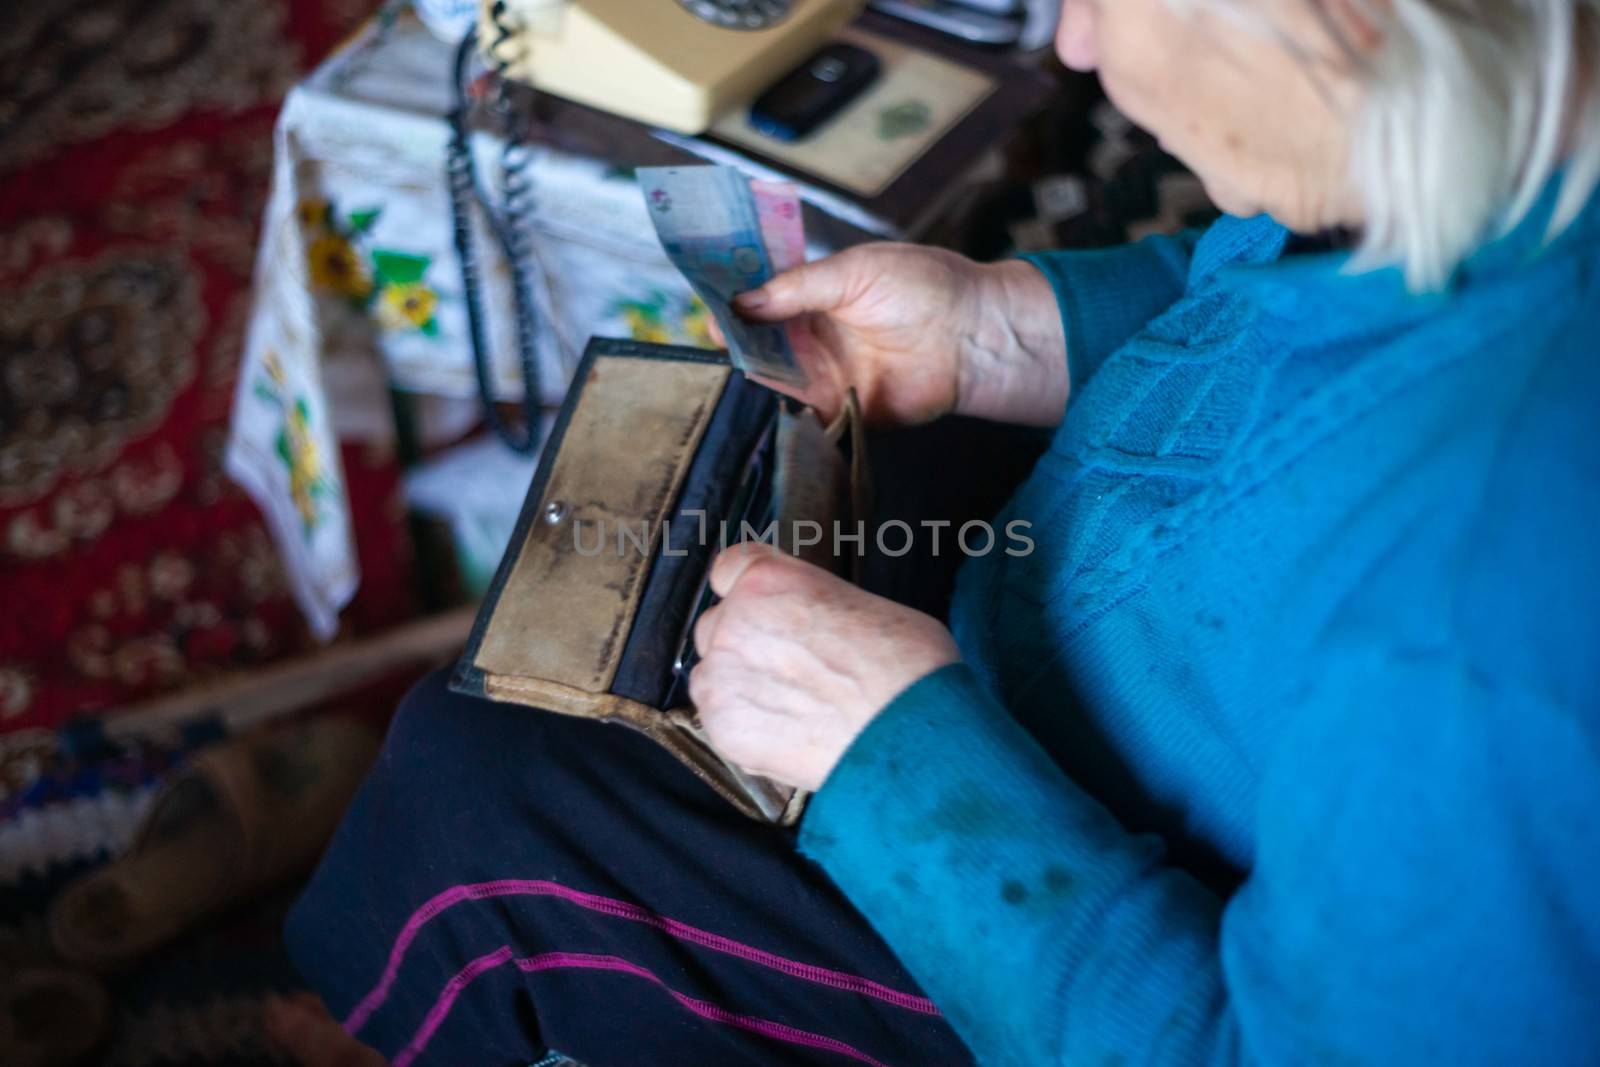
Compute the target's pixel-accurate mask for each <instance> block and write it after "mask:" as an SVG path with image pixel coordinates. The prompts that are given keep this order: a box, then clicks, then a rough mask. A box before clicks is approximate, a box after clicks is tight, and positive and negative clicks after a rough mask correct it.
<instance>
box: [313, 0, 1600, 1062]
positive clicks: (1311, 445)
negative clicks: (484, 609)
mask: <svg viewBox="0 0 1600 1067" xmlns="http://www.w3.org/2000/svg"><path fill="white" fill-rule="evenodd" d="M1058 45H1059V49H1060V53H1061V55H1062V57H1063V58H1064V59H1065V60H1066V61H1067V63H1069V64H1070V65H1071V66H1073V67H1076V68H1079V69H1082V70H1090V69H1097V70H1098V71H1099V72H1100V76H1101V78H1102V80H1103V82H1104V85H1105V88H1106V91H1107V92H1108V93H1109V94H1110V96H1111V98H1112V100H1113V101H1114V102H1115V103H1116V104H1117V105H1118V106H1120V107H1121V108H1122V109H1123V110H1124V111H1125V112H1126V113H1127V114H1128V115H1130V116H1131V117H1132V118H1133V119H1135V120H1136V121H1137V122H1139V123H1140V124H1142V125H1143V126H1145V127H1146V128H1148V129H1149V130H1151V131H1153V132H1154V133H1155V134H1156V135H1158V136H1159V137H1160V139H1161V141H1162V143H1163V144H1164V145H1165V146H1166V147H1167V148H1168V149H1169V150H1170V151H1172V152H1173V153H1175V154H1176V155H1178V156H1179V157H1181V158H1182V159H1183V160H1184V161H1185V162H1186V163H1187V164H1189V166H1191V167H1192V168H1193V169H1194V170H1195V171H1196V172H1197V173H1198V174H1199V175H1200V177H1201V178H1202V179H1203V180H1204V182H1205V184H1206V186H1207V188H1208V189H1209V190H1210V192H1211V194H1212V195H1213V196H1214V198H1215V199H1216V201H1217V202H1218V203H1219V204H1221V205H1222V206H1223V207H1224V208H1225V209H1226V210H1227V211H1228V212H1230V216H1231V217H1227V218H1224V219H1223V220H1222V221H1220V222H1218V223H1217V224H1216V225H1215V226H1213V227H1212V228H1211V229H1210V230H1209V231H1207V232H1205V233H1203V234H1199V235H1190V236H1183V237H1177V238H1170V239H1160V238H1158V239H1151V240H1147V241H1144V242H1141V243H1139V244H1136V245H1133V246H1130V247H1125V248H1120V249H1115V250H1111V251H1099V252H1087V253H1073V254H1047V255H1040V256H1033V257H1028V258H1027V259H1025V260H1021V261H1013V262H1008V263H1001V264H995V265H991V266H979V265H976V264H974V263H971V262H969V261H967V260H964V259H961V258H959V257H957V256H955V255H952V254H949V253H945V252H938V251H933V250H929V249H921V248H913V247H905V246H894V245H889V246H872V247H866V248H862V249H858V250H853V251H850V252H846V253H844V254H842V255H839V256H836V257H833V258H831V259H828V260H824V261H821V262H818V263H815V264H812V265H809V266H806V267H803V268H801V269H799V270H797V271H795V272H793V273H790V274H787V275H785V276H782V277H780V278H778V279H776V280H774V281H773V282H771V283H770V284H768V285H767V286H766V287H765V288H763V289H761V290H758V291H756V292H753V293H750V294H747V295H746V296H745V297H744V298H743V300H742V301H741V303H742V310H743V312H744V313H745V314H747V315H749V316H751V317H754V318H759V319H764V320H770V321H787V320H796V322H797V326H798V327H799V330H798V332H799V336H800V337H801V338H802V341H803V344H802V348H803V353H802V355H803V356H804V358H805V359H806V360H807V362H808V363H809V365H810V369H811V371H812V379H813V381H814V382H817V383H821V384H817V385H815V386H814V387H813V388H812V389H811V390H810V391H809V392H808V394H807V395H806V397H805V399H807V400H809V401H811V402H812V403H814V404H816V405H818V406H819V407H821V408H823V409H824V410H827V409H829V408H832V407H834V406H836V405H837V404H838V403H839V396H840V390H841V389H842V388H843V387H844V386H845V385H846V384H849V385H853V386H854V387H855V388H856V389H858V390H859V391H860V394H861V396H862V398H863V400H864V403H865V406H866V409H867V411H868V413H869V414H870V415H872V416H875V417H876V418H877V419H878V420H880V421H883V422H888V423H895V422H900V423H914V422H921V421H925V420H930V419H933V418H935V417H937V416H940V415H943V414H946V413H949V412H960V413H965V414H968V415H975V416H981V417H983V418H987V419H992V420H1000V421H1006V422H1012V423H1022V424H1030V425H1035V426H1047V427H1055V429H1054V434H1053V439H1052V443H1051V445H1050V448H1049V450H1048V452H1047V453H1046V454H1045V455H1044V456H1043V458H1041V459H1040V460H1039V461H1038V463H1037V465H1036V467H1035V468H1034V470H1033V472H1032V474H1031V477H1030V478H1029V479H1028V480H1027V482H1026V483H1025V484H1024V485H1023V487H1022V488H1021V490H1020V491H1019V492H1018V493H1017V495H1016V496H1015V498H1014V499H1013V500H1012V502H1011V503H1010V504H1009V506H1008V507H1007V509H1006V511H1005V512H1004V513H1003V515H1002V517H1001V519H1002V521H1009V520H1011V519H1025V520H1027V521H1029V522H1031V524H1032V526H1031V531H1030V536H1031V538H1032V540H1033V541H1034V543H1035V548H1034V551H1033V552H1032V553H1031V554H1028V555H1025V556H1016V555H1007V554H1005V553H1000V552H996V553H994V554H991V555H989V556H987V557H984V558H981V559H974V560H972V561H970V562H968V563H967V564H966V565H965V569H964V571H963V573H962V575H961V578H960V582H959V586H958V589H957V595H956V600H955V605H954V608H953V612H952V621H951V623H950V628H949V629H948V630H947V629H946V628H945V626H944V625H943V624H942V623H940V622H939V621H937V620H935V619H934V618H931V617H929V616H926V615H921V614H918V613H916V612H913V611H911V610H910V609H908V608H905V607H902V606H899V605H897V604H894V603H891V602H889V601H887V600H883V599H879V598H876V597H874V596H871V595H869V594H867V593H865V592H862V591H861V590H858V589H856V588H853V587H851V586H849V585H847V584H845V583H843V582H841V581H839V580H837V579H835V578H833V577H831V576H829V575H827V574H824V573H823V572H821V571H819V570H816V569H814V568H811V567H809V566H808V565H806V564H803V563H800V562H798V561H796V560H794V559H791V558H787V557H784V556H781V555H779V554H777V553H776V552H775V551H774V550H771V549H768V548H764V547H762V546H744V547H741V548H739V549H735V550H730V551H729V552H727V553H725V554H724V555H723V556H722V557H721V558H720V559H719V561H718V563H717V565H716V568H715V571H714V574H713V584H714V586H715V588H716V590H717V591H718V592H719V593H720V594H721V595H722V596H723V598H724V599H723V601H722V602H721V604H720V605H719V606H718V607H717V608H715V609H714V610H712V611H711V612H710V613H708V614H707V615H706V616H705V617H704V618H703V620H702V621H701V623H700V624H699V631H698V634H697V637H698V643H699V647H700V648H702V649H704V650H706V652H705V657H704V659H703V661H702V662H701V663H700V665H699V667H698V668H697V669H696V670H695V672H694V675H693V680H692V693H693V697H694V699H695V702H696V705H697V706H698V708H699V711H700V714H701V716H702V718H703V721H704V724H705V726H706V729H707V730H708V731H709V732H710V735H711V737H712V738H713V739H714V740H715V742H716V743H717V745H718V746H719V747H720V748H721V750H722V751H724V752H725V753H727V754H728V755H729V756H730V757H731V758H733V759H734V760H736V761H738V762H740V763H742V764H744V765H746V766H748V767H750V768H752V769H754V770H757V771H759V772H761V773H764V774H767V775H771V776H772V777H775V778H778V779H781V780H784V781H786V782H790V783H793V784H796V785H800V786H804V787H806V788H808V789H815V790H817V793H816V796H815V797H814V798H813V799H812V801H811V804H810V806H809V808H808V810H807V812H806V814H805V817H804V820H803V822H802V824H801V827H800V833H799V840H798V854H797V852H796V849H795V847H794V844H795V843H794V841H793V839H792V838H791V837H790V836H789V835H787V834H786V833H784V832H783V831H779V830H774V829H770V828H763V827H760V826H757V825H755V824H753V823H746V822H743V821H741V819H740V817H739V816H737V815H736V814H734V813H732V811H731V809H727V808H725V807H723V806H722V805H721V804H720V802H719V801H717V800H716V799H715V798H714V797H712V796H711V794H710V793H709V791H708V790H706V789H704V788H703V787H702V786H700V784H699V783H698V782H696V781H694V780H693V779H692V778H690V777H689V776H688V775H687V774H686V773H684V772H681V771H679V770H678V769H677V767H676V765H675V764H674V763H673V762H672V761H671V760H670V759H668V758H667V757H665V756H663V755H662V754H660V753H659V752H656V751H655V750H654V748H653V746H652V745H650V743H648V742H646V741H643V740H641V739H638V738H635V737H633V736H632V735H631V734H628V733H627V732H625V731H620V730H614V729H608V728H605V727H601V726H596V725H593V724H588V723H582V722H568V721H564V720H558V719H556V718H555V717H554V716H541V715H537V714H531V713H529V712H526V711H518V710H505V709H499V708H495V707H493V706H491V705H487V704H482V703H479V702H476V701H470V700H467V699H465V698H457V697H452V696H450V695H448V694H447V693H446V692H445V691H444V690H443V688H442V685H441V684H440V683H439V682H438V681H435V682H432V683H428V684H426V685H425V686H424V687H422V688H421V689H420V690H418V692H417V693H415V694H414V695H413V696H412V697H411V698H410V700H409V701H408V704H407V707H406V708H405V709H404V710H403V711H402V713H401V716H400V719H399V721H398V723H397V725H396V727H395V729H394V735H393V737H392V738H391V740H390V742H389V749H388V756H387V757H386V759H385V761H384V762H383V763H382V764H381V765H380V767H379V769H378V771H377V772H376V774H375V776H374V778H373V780H372V781H371V782H369V784H368V786H367V787H366V790H365V791H364V793H363V796H362V798H361V800H360V802H359V803H358V804H357V806H356V808H355V809H354V812H353V814H352V816H351V818H350V820H349V821H348V822H347V824H346V826H345V828H344V830H343V831H342V832H341V835H340V838H339V840H338V842H337V843H336V845H335V847H334V849H333V851H332V853H331V855H330V857H329V859H328V860H327V861H326V863H325V864H324V867H323V869H322V871H321V872H320V874H319V876H318V879H317V880H316V882H315V883H314V885H313V887H312V889H311V891H310V893H309V895H308V897H307V900H306V901H305V902H304V903H302V905H301V907H300V909H299V911H298V913H297V915H296V917H295V919H294V922H293V923H292V928H291V934H292V939H293V942H294V945H295V951H296V954H297V956H298V958H299V959H300V961H301V963H302V965H303V967H304V968H305V969H306V970H307V972H308V973H309V974H310V975H311V977H312V978H313V979H314V980H315V981H316V983H317V984H318V985H319V986H320V987H321V988H322V990H323V992H324V994H325V996H326V997H327V999H328V1001H329V1003H330V1005H331V1006H332V1007H333V1008H334V1010H335V1011H336V1012H337V1013H339V1014H340V1015H341V1016H343V1017H345V1018H346V1022H347V1026H348V1028H349V1029H351V1030H352V1031H353V1032H355V1033H356V1034H357V1035H358V1036H360V1037H362V1038H363V1039H364V1040H367V1041H369V1042H371V1043H372V1044H374V1045H375V1046H376V1047H378V1049H379V1050H380V1051H381V1052H383V1053H385V1054H386V1055H392V1056H394V1057H395V1061H396V1062H397V1063H404V1062H410V1061H412V1060H415V1059H418V1057H422V1058H423V1060H424V1061H425V1062H437V1063H468V1062H470V1063H480V1064H481V1063H508V1064H509V1063H525V1062H527V1061H528V1060H529V1059H531V1058H533V1057H536V1056H538V1055H541V1054H543V1053H544V1052H545V1051H546V1050H547V1049H549V1048H556V1049H560V1050H562V1051H563V1052H565V1053H567V1054H570V1055H573V1056H576V1057H578V1058H579V1059H581V1060H584V1061H586V1062H589V1063H592V1064H593V1065H594V1067H604V1065H606V1064H637V1063H650V1064H729V1063H745V1062H750V1063H777V1062H783V1063H789V1062H805V1063H819V1064H831V1063H844V1062H849V1061H851V1060H855V1061H858V1062H864V1063H888V1064H910V1065H925V1064H943V1063H963V1062H968V1059H969V1056H970V1057H972V1058H975V1059H976V1060H977V1061H979V1062H981V1063H985V1064H1019V1065H1027V1067H1037V1065H1041V1064H1051V1063H1070V1064H1121V1063H1133V1062H1139V1063H1161V1064H1197V1063H1231V1062H1267V1063H1288V1062H1305V1061H1312V1062H1319V1063H1357V1062H1361V1063H1365V1062H1382V1063H1401V1064H1417V1063H1562V1062H1579V1061H1583V1062H1593V1057H1594V1055H1595V1054H1596V1050H1597V1049H1600V1015H1597V1013H1596V1011H1595V997H1596V995H1597V991H1600V889H1597V886H1600V821H1597V819H1596V813H1600V697H1597V696H1596V694H1597V693H1600V654H1597V649H1600V552H1597V551H1596V549H1595V544H1596V540H1595V538H1596V533H1595V531H1596V530H1597V529H1600V342H1597V340H1596V339H1597V337H1600V327H1597V325H1596V322H1597V318H1600V197H1597V196H1596V195H1594V189H1595V185H1596V178H1597V173H1600V74H1597V69H1596V65H1595V64H1596V61H1597V59H1600V7H1597V6H1596V4H1595V3H1594V0H1498V2H1490V0H1457V2H1454V3H1443V2H1440V0H1371V2H1363V0H1293V2H1278V3H1273V2H1268V0H1191V2H1189V3H1184V4H1174V3H1171V2H1169V0H1105V2H1101V0H1068V2H1067V4H1066V10H1065V13H1064V17H1063V21H1062V26H1061V31H1060V37H1059V41H1058ZM824 872H825V875H826V877H823V873H824ZM830 882H831V884H830ZM840 891H842V896H841V895H840ZM902 967H903V969H902Z"/></svg>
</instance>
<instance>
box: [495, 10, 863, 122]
mask: <svg viewBox="0 0 1600 1067" xmlns="http://www.w3.org/2000/svg"><path fill="white" fill-rule="evenodd" d="M862 2H863V0H483V17H482V27H483V28H482V29H481V30H480V32H479V39H480V40H481V41H482V42H483V47H484V51H485V52H486V53H488V56H489V58H490V60H491V61H493V62H494V63H495V64H496V65H497V66H500V67H501V68H502V71H503V73H504V74H506V75H507V76H509V77H512V78H515V79H516V80H518V81H522V82H527V83H529V84H531V85H533V86H534V87H535V88H538V89H543V90H545V91H547V92H551V93H554V94H555V95H557V96H564V97H567V98H568V99H570V100H576V101H578V102H579V103H582V104H588V105H590V106H591V107H596V108H600V109H601V110H604V111H611V112H614V113H616V114H618V115H624V116H626V117H628V118H631V119H636V120H638V121H640V122H645V123H649V124H650V125H653V126H665V127H667V128H669V129H673V130H677V131H678V132H680V133H688V134H697V133H703V132H704V131H705V130H706V129H707V128H708V127H709V126H710V125H711V124H712V122H714V121H715V120H716V119H717V117H718V116H719V115H720V114H721V113H722V112H724V111H726V110H728V109H730V108H732V107H733V106H735V105H738V104H742V103H746V102H748V101H749V100H750V99H751V98H752V97H753V96H755V95H756V94H757V93H759V92H760V91H761V90H762V89H764V88H766V87H767V86H768V85H769V84H771V83H772V82H774V81H776V80H777V79H778V78H779V77H781V76H782V75H783V74H784V73H786V72H787V71H789V70H790V69H792V68H793V67H795V66H798V65H799V63H800V62H801V60H803V59H805V58H806V56H807V55H809V54H810V53H811V52H812V51H813V50H814V49H816V48H817V47H819V46H820V45H821V44H822V43H823V41H825V40H826V39H827V38H828V37H829V35H831V34H832V33H834V32H835V31H836V30H838V29H839V28H840V27H842V26H843V25H844V24H845V23H847V22H848V21H850V19H851V18H853V17H854V16H855V14H856V13H857V12H858V11H859V10H860V8H861V6H862ZM497 4H498V5H500V6H499V9H498V10H496V5H497Z"/></svg>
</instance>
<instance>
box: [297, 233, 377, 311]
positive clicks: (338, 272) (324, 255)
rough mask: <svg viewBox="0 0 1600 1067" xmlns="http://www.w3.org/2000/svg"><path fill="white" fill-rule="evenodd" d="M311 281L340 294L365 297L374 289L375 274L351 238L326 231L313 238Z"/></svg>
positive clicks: (356, 298)
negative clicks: (373, 277) (363, 261)
mask: <svg viewBox="0 0 1600 1067" xmlns="http://www.w3.org/2000/svg"><path fill="white" fill-rule="evenodd" d="M306 255H307V257H308V258H309V259H310V261H311V284H312V285H314V286H315V287H316V288H318V289H321V290H323V291H325V292H330V293H333V294H335V295H336V296H343V297H348V298H350V299H352V300H356V301H361V300H365V299H366V298H367V297H368V296H369V295H370V294H371V293H372V276H371V275H370V274H368V273H367V266H366V264H365V263H362V262H361V257H360V256H358V255H356V250H355V247H354V246H353V245H351V244H350V242H349V241H348V240H347V239H346V238H344V237H341V236H339V235H338V234H332V233H329V234H324V235H323V236H321V237H318V238H317V239H316V240H314V241H312V242H311V248H310V249H309V250H308V251H307V253H306Z"/></svg>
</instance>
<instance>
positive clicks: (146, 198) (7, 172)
mask: <svg viewBox="0 0 1600 1067" xmlns="http://www.w3.org/2000/svg"><path fill="white" fill-rule="evenodd" d="M375 6H376V4H375V0H254V2H251V3H243V4H240V3H233V2H230V0H30V2H26V3H15V4H9V5H7V12H6V16H5V18H4V19H0V590H3V593H0V603H3V604H4V605H5V610H4V612H3V614H0V732H6V731H12V730H17V729H21V728H25V727H44V728H50V727H54V726H57V725H59V724H60V723H61V722H63V721H64V720H65V719H67V718H68V717H70V716H72V715H74V714H75V713H80V712H86V711H98V710H102V709H115V708H118V707H122V706H126V705H128V704H130V703H133V702H135V701H138V700H140V699H143V698H146V697H149V696H151V695H153V694H156V693H159V692H163V691H168V690H172V689H177V688H181V687H183V686H185V685H189V684H192V683H194V682H195V681H197V680H200V679H203V678H206V677H209V676H212V675H215V674H217V673H219V672H224V671H229V670H236V669H239V668H245V667H250V666H253V665H258V664H262V663H265V662H268V661H271V660H274V659H278V658H281V657H283V656H286V655H290V654H293V653H296V652H301V651H305V650H308V649H309V648H311V647H312V645H313V642H312V640H311V639H310V637H309V635H308V634H307V632H306V628H305V626H304V624H303V622H302V620H301V618H300V615H299V612H298V611H297V609H296V607H295V605H294V603H293V602H292V601H291V599H290V597H289V593H288V590H287V587H286V585H285V583H284V579H283V574H282V571H281V568H280V565H279V563H278V560H277V558H276V556H275V554H274V551H273V548H272V544H271V541H270V539H269V537H268V535H267V532H266V529H265V527H264V526H263V524H262V521H261V518H260V517H259V515H258V514H257V512H256V511H255V508H254V506H253V505H252V504H251V503H250V502H249V500H248V499H246V498H245V496H244V495H243V494H242V493H241V492H240V491H239V490H238V489H237V488H236V487H234V486H233V485H232V484H231V483H230V482H229V481H228V480H227V478H226V477H225V475H224V474H223V472H222V469H221V455H222V447H223V442H224V439H225V437H226V432H227V419H228V411H229V405H230V401H231V397H232V392H233V379H234V375H235V373H236V366H237V359H238V353H239V346H240V331H241V329H242V327H243V323H244V320H245V313H246V308H247V302H248V300H249V295H250V294H249V285H250V270H251V266H252V261H253V249H254V243H255V238H256V230H257V225H258V221H259V218H260V213H261V208H262V205H263V203H264V199H265V196H266V191H267V181H268V176H269V174H270V170H271V153H272V136H271V134H272V123H273V118H274V115H275V114H276V111H277V107H278V103H279V101H280V100H281V99H282V97H283V95H284V93H285V92H286V91H287V90H288V88H289V87H290V86H291V85H292V84H293V83H294V81H295V80H296V79H297V78H298V77H299V76H300V75H301V74H302V73H304V72H305V71H306V70H307V69H308V68H309V66H310V65H311V64H313V63H314V62H315V61H316V60H317V59H318V58H319V57H321V56H322V55H323V54H325V53H326V52H327V51H328V49H329V48H331V47H332V46H333V45H334V44H335V43H336V42H337V41H338V40H339V39H340V38H341V37H342V36H343V35H344V34H345V33H347V32H348V31H349V30H351V29H352V28H353V27H354V26H355V25H356V24H357V23H358V22H359V21H360V19H361V18H362V17H364V16H365V15H367V14H369V13H370V12H371V11H372V9H373V8H374V7H375ZM344 462H345V469H346V472H347V475H348V477H349V483H350V492H351V498H352V499H351V502H352V505H353V511H354V514H355V516H356V537H357V543H358V548H359V551H360V555H361V562H362V570H363V576H364V580H363V584H362V590H361V593H360V594H359V596H358V598H357V600H356V602H355V603H354V604H353V605H352V606H351V608H349V609H348V610H347V611H346V613H345V625H344V629H343V631H342V636H350V635H353V634H359V633H364V632H370V631H372V630H374V629H377V628H381V627H383V626H385V625H389V624H392V623H394V622H396V621H399V620H401V619H404V618H406V617H408V616H410V615H411V614H413V613H414V606H413V598H412V592H411V590H412V588H413V585H412V580H411V577H410V572H409V567H410V559H409V547H408V542H407V539H406V534H405V526H404V522H403V516H402V513H401V507H400V503H399V499H398V488H399V480H398V468H397V466H396V464H395V461H394V459H393V457H392V456H390V455H386V454H375V453H373V452H371V450H365V449H351V448H347V449H346V450H345V456H344Z"/></svg>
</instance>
